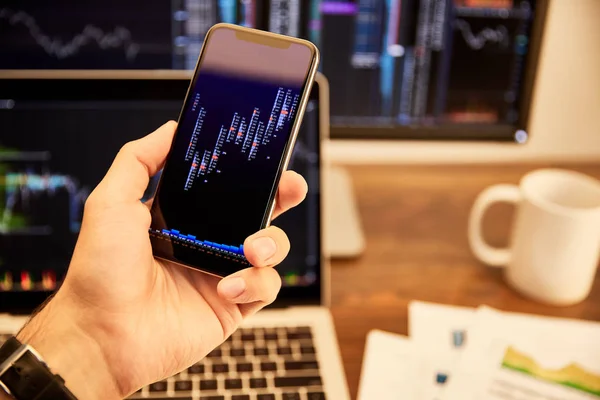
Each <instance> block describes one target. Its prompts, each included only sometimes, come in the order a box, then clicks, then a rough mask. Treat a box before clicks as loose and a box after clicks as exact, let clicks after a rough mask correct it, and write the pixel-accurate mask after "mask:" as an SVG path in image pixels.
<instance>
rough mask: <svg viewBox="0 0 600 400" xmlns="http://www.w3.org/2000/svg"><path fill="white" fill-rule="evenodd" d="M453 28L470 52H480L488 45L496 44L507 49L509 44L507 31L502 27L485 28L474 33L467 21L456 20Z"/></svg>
mask: <svg viewBox="0 0 600 400" xmlns="http://www.w3.org/2000/svg"><path fill="white" fill-rule="evenodd" d="M454 27H455V28H456V30H458V31H459V32H460V33H461V35H462V37H463V39H464V41H465V43H466V44H467V46H469V48H471V49H472V50H481V49H483V48H484V47H485V46H486V45H487V44H488V43H489V44H497V45H499V46H501V47H503V48H507V47H508V46H509V44H510V39H509V32H508V29H507V28H506V27H505V26H503V25H498V26H497V27H496V28H490V27H485V28H483V29H482V30H480V31H479V32H477V33H475V32H474V31H473V28H472V26H471V24H469V23H468V22H467V21H465V20H464V19H456V20H455V21H454Z"/></svg>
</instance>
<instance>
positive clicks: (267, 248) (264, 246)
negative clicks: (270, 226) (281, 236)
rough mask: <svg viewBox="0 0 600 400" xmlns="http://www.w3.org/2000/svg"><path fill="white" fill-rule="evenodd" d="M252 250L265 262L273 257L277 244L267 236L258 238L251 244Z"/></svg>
mask: <svg viewBox="0 0 600 400" xmlns="http://www.w3.org/2000/svg"><path fill="white" fill-rule="evenodd" d="M252 249H253V250H254V252H255V253H256V255H257V256H258V258H259V259H261V260H262V261H267V260H268V259H269V258H271V257H273V256H274V255H275V252H276V251H277V244H276V243H275V241H274V240H273V239H271V238H270V237H268V236H263V237H259V238H257V239H254V241H253V242H252Z"/></svg>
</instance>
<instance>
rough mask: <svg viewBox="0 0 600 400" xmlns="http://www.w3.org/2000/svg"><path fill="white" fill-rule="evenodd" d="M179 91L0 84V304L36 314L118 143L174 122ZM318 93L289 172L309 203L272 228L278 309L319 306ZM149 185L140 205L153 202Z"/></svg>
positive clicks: (159, 83)
mask: <svg viewBox="0 0 600 400" xmlns="http://www.w3.org/2000/svg"><path fill="white" fill-rule="evenodd" d="M188 84H189V82H188V81H187V80H186V79H181V80H168V79H166V80H145V79H138V80H118V79H114V80H113V79H98V80H93V79H81V80H79V79H73V80H69V79H17V80H0V132H2V135H0V299H4V298H5V297H6V296H7V295H10V294H13V295H15V296H16V295H18V294H27V297H25V301H24V302H21V303H19V304H18V305H19V306H22V307H25V306H27V305H28V304H30V303H32V302H33V303H34V304H33V306H35V305H36V304H37V303H39V302H40V301H41V300H43V298H44V297H45V296H47V295H48V294H49V293H50V292H52V291H53V290H54V289H55V288H56V287H57V285H59V284H60V282H61V280H62V279H63V277H64V274H65V272H66V270H67V267H68V265H69V260H70V258H71V254H72V251H73V248H74V245H75V242H76V240H77V236H78V232H79V229H80V226H81V221H82V213H83V205H84V203H85V200H86V198H87V196H88V195H89V193H90V191H91V190H93V188H94V187H95V186H96V184H97V183H98V182H99V181H100V180H101V179H102V177H103V176H104V174H105V173H106V171H107V170H108V168H109V166H110V164H111V162H112V160H113V158H114V156H115V155H116V154H117V152H118V150H119V148H120V147H121V146H122V145H123V144H124V143H126V142H127V141H130V140H134V139H137V138H139V137H142V136H144V135H145V134H147V133H149V132H151V131H152V130H154V129H156V128H157V127H158V126H159V125H161V124H162V123H164V122H165V121H167V120H169V119H175V120H176V119H177V118H178V114H179V111H180V108H181V105H182V102H183V99H184V97H185V93H186V90H187V87H188ZM317 90H318V88H317V86H316V85H315V92H314V94H313V96H311V100H310V103H309V105H308V107H307V111H306V114H305V118H304V122H303V125H302V130H301V132H300V133H299V135H298V140H297V146H296V148H295V151H294V153H293V156H292V159H291V162H290V166H289V167H290V169H294V170H295V171H297V172H298V173H300V174H302V175H303V176H304V177H305V179H306V180H307V181H308V183H309V187H310V193H309V195H308V197H307V199H306V200H305V201H304V203H302V205H300V206H299V207H297V208H295V209H293V210H291V211H290V212H289V213H287V214H284V215H283V216H281V217H279V218H277V219H276V221H275V223H274V224H275V225H278V226H280V227H281V228H282V229H284V230H285V231H286V232H287V234H288V236H289V238H290V241H291V243H292V244H293V245H292V249H291V252H290V254H289V256H288V257H287V258H286V260H285V261H284V263H283V264H282V265H281V266H280V267H278V270H279V271H280V272H281V276H282V281H283V286H284V289H283V292H282V296H281V297H280V300H282V301H283V300H286V299H290V298H292V297H293V298H294V299H295V300H296V301H298V298H303V299H309V298H310V299H313V300H314V301H315V302H318V301H319V300H320V298H319V293H320V281H319V279H320V266H321V259H320V254H321V248H320V229H321V228H320V188H319V167H320V159H319V151H320V150H319V122H318V119H319V118H318V117H319V103H318V97H316V95H317V94H318V92H317ZM156 180H157V177H155V178H154V179H153V180H152V181H151V184H150V185H149V188H148V190H147V193H146V195H145V196H144V197H145V198H148V197H150V196H152V192H153V191H154V190H155V186H156ZM3 295H4V297H3ZM15 296H12V298H13V299H14V298H16V297H15ZM9 297H10V296H9ZM0 303H1V304H2V305H3V307H4V305H5V304H8V305H9V306H14V305H16V304H15V302H14V301H9V302H5V301H3V300H2V301H0ZM2 311H6V310H2V309H0V312H2Z"/></svg>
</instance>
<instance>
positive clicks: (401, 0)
mask: <svg viewBox="0 0 600 400" xmlns="http://www.w3.org/2000/svg"><path fill="white" fill-rule="evenodd" d="M536 11H537V10H536V2H535V1H534V0H355V1H340V0H338V1H336V0H329V1H325V0H193V1H192V0H171V1H166V0H165V1H158V0H146V1H141V0H128V1H116V0H103V1H99V0H90V1H86V2H78V1H75V0H30V1H27V2H22V1H10V0H8V1H7V0H5V1H4V2H3V3H2V5H1V6H0V49H1V51H2V54H3V57H2V58H1V59H0V69H193V68H194V66H195V64H196V60H197V57H198V54H199V52H200V48H201V45H202V41H203V38H204V35H205V33H206V32H207V30H208V29H209V28H210V27H211V26H212V25H213V24H215V23H217V22H230V23H236V24H240V25H244V26H248V27H254V28H259V29H264V30H270V31H272V32H277V33H283V34H287V35H292V36H298V37H302V38H306V39H309V40H311V41H312V42H314V43H315V44H316V45H317V46H318V47H319V48H320V50H321V55H322V57H321V59H322V61H321V71H322V72H323V73H324V74H325V76H326V77H327V78H328V79H329V81H330V87H331V114H332V118H331V120H332V124H333V126H334V128H344V127H345V128H349V129H350V130H351V129H352V128H357V127H373V128H377V127H388V128H394V129H399V130H401V129H402V128H406V129H408V128H411V129H414V128H419V127H421V128H426V127H467V126H478V127H486V126H487V127H494V126H496V127H497V126H505V127H511V128H513V130H512V132H513V133H514V132H516V128H517V127H518V126H519V123H520V121H521V120H522V115H521V114H522V111H521V110H522V102H523V101H524V100H523V93H524V85H525V82H524V81H525V71H526V69H527V67H528V62H530V61H529V60H530V57H528V54H529V53H530V47H531V46H530V42H531V36H532V26H533V22H534V16H535V15H536ZM521 125H522V124H521ZM335 132H336V130H334V133H335ZM415 132H417V134H418V132H420V131H419V130H418V129H417V130H416V131H415ZM481 132H482V135H483V134H484V132H485V130H482V131H481Z"/></svg>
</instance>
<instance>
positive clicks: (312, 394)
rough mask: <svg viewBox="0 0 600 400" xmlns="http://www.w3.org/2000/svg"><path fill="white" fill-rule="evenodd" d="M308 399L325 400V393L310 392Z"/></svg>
mask: <svg viewBox="0 0 600 400" xmlns="http://www.w3.org/2000/svg"><path fill="white" fill-rule="evenodd" d="M306 397H308V400H325V393H323V392H308V394H307V395H306Z"/></svg>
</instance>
